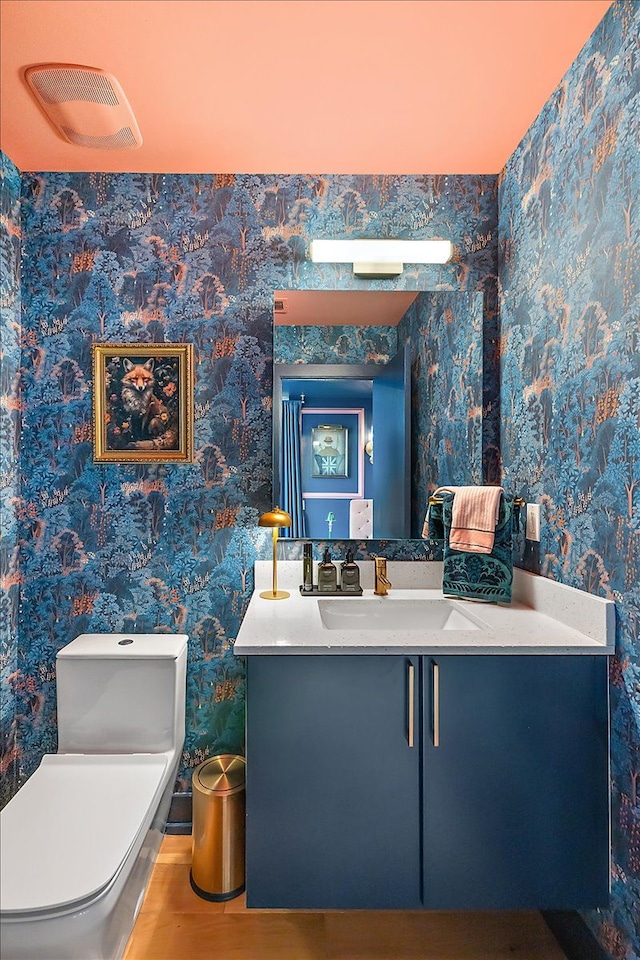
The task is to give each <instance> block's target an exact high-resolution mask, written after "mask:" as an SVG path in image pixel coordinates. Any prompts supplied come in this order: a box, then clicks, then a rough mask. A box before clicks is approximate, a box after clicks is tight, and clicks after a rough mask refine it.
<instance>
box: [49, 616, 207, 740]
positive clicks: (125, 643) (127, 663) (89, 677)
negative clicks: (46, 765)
mask: <svg viewBox="0 0 640 960" xmlns="http://www.w3.org/2000/svg"><path fill="white" fill-rule="evenodd" d="M187 639H188V638H187V636H186V635H185V634H168V633H148V634H147V633H129V634H125V633H109V634H107V633H84V634H82V635H81V636H79V637H77V638H76V639H75V640H73V641H72V642H71V643H69V644H68V645H67V646H66V647H63V648H62V649H61V650H59V651H58V655H57V657H56V689H57V694H58V753H159V752H163V751H166V750H174V749H176V750H180V749H181V748H182V744H183V742H184V719H185V686H186V668H187Z"/></svg>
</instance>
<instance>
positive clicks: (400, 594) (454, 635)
mask: <svg viewBox="0 0 640 960" xmlns="http://www.w3.org/2000/svg"><path fill="white" fill-rule="evenodd" d="M358 566H359V567H360V570H361V583H362V586H363V588H364V593H363V597H365V598H367V597H369V598H373V599H375V600H376V602H379V603H384V604H393V603H394V602H397V601H400V600H423V599H424V600H434V599H435V600H437V599H443V594H442V589H441V584H442V563H441V562H438V561H388V562H387V575H388V578H389V580H390V581H391V583H392V584H393V586H392V588H391V589H390V591H389V594H388V596H387V597H384V598H378V597H375V596H374V593H373V576H374V573H373V570H374V564H373V561H372V560H363V561H359V562H358ZM314 567H317V564H314ZM271 576H272V568H271V562H270V561H265V560H259V561H257V562H256V564H255V590H254V593H253V596H252V598H251V601H250V603H249V608H248V610H247V613H246V615H245V617H244V620H243V621H242V625H241V627H240V630H239V633H238V637H237V639H236V642H235V653H236V654H237V655H238V656H247V655H256V654H263V655H264V654H271V655H273V654H297V655H300V654H316V655H317V654H394V653H395V654H397V653H405V654H416V655H419V654H429V653H439V654H440V655H442V654H445V653H446V654H604V655H607V654H612V653H613V652H614V643H615V606H614V603H613V602H612V601H611V600H605V599H603V598H601V597H595V596H592V595H591V594H588V593H585V592H584V591H582V590H576V589H575V588H573V587H567V586H565V585H564V584H560V583H556V582H555V581H553V580H547V579H546V578H544V577H539V576H535V575H534V574H531V573H527V572H525V571H523V570H519V569H515V570H514V587H513V600H512V602H511V603H510V604H489V603H481V602H479V601H473V600H449V601H448V602H449V603H451V604H452V605H453V606H454V607H455V608H458V609H459V610H460V611H461V612H462V613H464V614H466V615H468V616H469V617H470V618H471V619H472V620H474V621H475V622H476V623H477V624H478V625H479V626H480V627H481V629H475V630H474V629H466V630H464V629H462V630H435V629H426V628H425V629H422V630H420V631H416V630H398V629H390V630H379V629H375V630H372V629H366V626H364V627H363V628H362V629H355V630H342V629H338V630H336V629H331V630H330V629H328V628H327V627H325V626H324V624H323V622H322V618H321V616H320V608H319V606H318V596H317V595H315V596H314V597H303V596H301V595H300V593H299V590H298V587H299V584H300V581H301V577H302V561H301V560H284V561H280V562H279V563H278V589H282V590H288V591H289V592H290V594H291V596H290V597H289V598H288V599H284V600H265V599H263V598H262V597H260V596H259V592H260V591H261V590H269V589H271V585H272V580H271ZM314 582H317V577H315V579H314ZM325 598H326V599H330V600H331V601H332V603H333V602H337V603H340V604H347V605H349V606H350V607H351V606H352V605H354V604H358V603H360V602H361V600H362V598H360V597H335V595H331V594H325V595H323V599H325Z"/></svg>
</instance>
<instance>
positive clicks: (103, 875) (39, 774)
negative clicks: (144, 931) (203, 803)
mask: <svg viewBox="0 0 640 960" xmlns="http://www.w3.org/2000/svg"><path fill="white" fill-rule="evenodd" d="M168 763H169V757H168V756H167V755H166V754H126V755H102V756H101V755H88V754H48V755H47V756H45V757H44V758H43V760H42V763H41V764H40V766H39V767H38V769H37V770H36V771H35V773H34V774H33V775H32V776H31V777H30V779H29V780H28V781H27V782H26V783H25V785H24V786H23V787H22V788H21V790H20V791H19V792H18V793H17V794H16V796H15V797H14V798H13V799H12V800H11V801H10V802H9V803H8V804H7V806H6V807H5V809H4V810H3V811H2V815H1V816H0V832H1V838H2V857H1V860H2V874H1V877H0V888H1V889H2V908H1V910H0V913H1V914H2V916H3V917H5V918H6V919H7V920H9V919H16V920H17V919H19V918H20V916H22V917H24V919H25V920H30V919H34V918H35V915H36V914H37V915H38V916H51V915H54V914H58V913H66V912H67V911H69V910H77V909H78V908H79V907H81V906H82V905H83V904H85V903H87V902H88V901H91V900H93V899H95V898H96V897H97V896H99V895H100V894H101V893H102V892H103V891H105V890H106V889H107V888H108V887H109V886H110V884H111V883H112V881H113V879H114V878H115V876H116V875H117V873H118V871H119V869H120V867H121V866H122V864H123V863H124V861H125V859H126V857H127V854H128V853H129V851H130V850H131V847H132V846H133V844H134V843H135V841H136V838H137V837H138V836H139V835H140V833H141V832H142V831H143V830H144V831H146V830H147V829H148V827H149V821H150V817H152V816H153V814H154V812H155V810H156V807H157V804H158V800H159V797H160V795H161V793H162V790H163V788H164V787H165V785H166V776H165V771H166V770H167V765H168ZM125 798H126V802H124V800H125ZM96 824H99V828H98V829H96Z"/></svg>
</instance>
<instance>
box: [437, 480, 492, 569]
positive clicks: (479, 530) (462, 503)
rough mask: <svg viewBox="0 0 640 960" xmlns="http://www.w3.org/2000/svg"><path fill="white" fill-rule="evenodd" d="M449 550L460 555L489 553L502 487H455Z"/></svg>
mask: <svg viewBox="0 0 640 960" xmlns="http://www.w3.org/2000/svg"><path fill="white" fill-rule="evenodd" d="M454 494H455V495H454V498H453V507H452V510H451V531H450V533H449V546H450V547H451V549H452V550H461V551H462V552H463V553H491V551H492V550H493V544H494V540H495V535H496V525H497V523H498V514H499V511H500V497H501V495H502V487H455V488H454Z"/></svg>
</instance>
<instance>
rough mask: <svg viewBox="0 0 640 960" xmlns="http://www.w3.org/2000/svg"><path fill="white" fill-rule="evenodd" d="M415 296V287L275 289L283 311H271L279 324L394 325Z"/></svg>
mask: <svg viewBox="0 0 640 960" xmlns="http://www.w3.org/2000/svg"><path fill="white" fill-rule="evenodd" d="M417 296H418V294H417V292H416V291H415V290H276V291H275V293H274V295H273V299H274V301H277V300H282V301H284V303H285V305H286V311H285V312H282V313H280V312H277V313H276V312H274V314H273V319H274V322H275V323H276V324H278V325H279V326H288V325H296V326H297V325H301V326H307V325H308V324H316V323H317V324H321V325H322V326H323V327H327V326H339V327H342V326H349V325H352V324H353V325H355V326H367V327H379V326H390V327H395V326H397V324H398V323H399V322H400V320H402V318H403V316H404V315H405V313H406V312H407V310H408V309H409V307H410V306H411V304H412V303H413V301H414V300H415V298H416V297H417Z"/></svg>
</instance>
